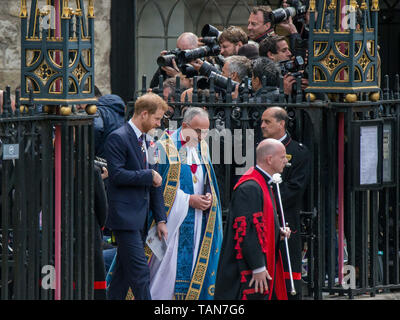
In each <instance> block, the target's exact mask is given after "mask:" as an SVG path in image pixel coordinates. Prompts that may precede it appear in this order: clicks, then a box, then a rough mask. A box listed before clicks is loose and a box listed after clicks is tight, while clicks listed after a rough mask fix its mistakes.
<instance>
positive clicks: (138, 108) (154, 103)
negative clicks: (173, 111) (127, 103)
mask: <svg viewBox="0 0 400 320" xmlns="http://www.w3.org/2000/svg"><path fill="white" fill-rule="evenodd" d="M159 108H161V109H163V111H164V112H165V111H167V110H168V104H167V103H166V102H165V101H164V99H163V98H161V97H160V96H159V95H157V94H155V93H152V92H149V93H146V94H144V95H143V96H141V97H140V98H138V99H137V100H136V102H135V115H139V114H141V113H142V112H143V111H147V112H148V113H149V114H154V113H156V111H157V110H158V109H159Z"/></svg>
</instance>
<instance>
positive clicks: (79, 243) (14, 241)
mask: <svg viewBox="0 0 400 320" xmlns="http://www.w3.org/2000/svg"><path fill="white" fill-rule="evenodd" d="M5 92H6V91H5ZM8 93H9V89H8ZM5 96H6V97H5V99H4V102H5V104H4V105H5V107H4V110H3V112H2V113H1V115H0V139H1V145H2V154H1V159H2V160H1V164H2V169H1V220H0V223H1V230H0V235H1V239H0V242H1V243H0V245H1V246H0V248H1V254H0V260H1V261H0V268H1V293H0V298H1V299H18V300H19V299H32V300H33V299H42V300H51V299H54V298H55V294H56V292H57V290H58V292H60V294H61V299H67V300H69V299H93V283H94V271H93V270H94V231H93V230H94V203H93V201H94V200H93V199H94V176H93V164H94V134H93V126H92V121H93V116H87V115H86V114H85V115H78V114H77V115H71V116H69V117H65V116H57V115H49V114H46V113H43V112H40V111H39V106H37V105H36V106H34V105H32V104H29V105H28V107H19V102H18V100H19V99H18V97H17V103H16V106H17V107H16V109H15V111H12V109H11V106H10V100H9V96H8V95H7V94H5ZM54 108H55V107H54ZM54 110H55V109H54ZM56 130H60V135H59V137H60V139H61V144H60V146H61V150H59V151H60V152H61V154H58V156H57V153H56V147H55V145H56V144H55V141H54V138H55V136H56V135H55V131H56ZM58 157H59V159H60V160H61V163H60V164H61V166H60V167H57V166H56V163H55V159H56V158H58ZM56 167H57V169H58V168H59V169H60V172H57V169H56ZM60 179H61V180H60ZM57 181H58V182H59V183H61V184H60V185H61V199H60V200H61V202H60V205H61V216H57V214H56V209H55V208H56V205H57V199H56V198H55V194H56V183H57ZM57 237H59V238H58V239H59V242H57V241H56V240H57ZM58 250H61V251H58ZM57 257H58V258H59V259H60V260H57ZM56 272H60V274H56ZM57 277H58V279H59V280H60V283H57ZM56 286H59V287H58V288H56Z"/></svg>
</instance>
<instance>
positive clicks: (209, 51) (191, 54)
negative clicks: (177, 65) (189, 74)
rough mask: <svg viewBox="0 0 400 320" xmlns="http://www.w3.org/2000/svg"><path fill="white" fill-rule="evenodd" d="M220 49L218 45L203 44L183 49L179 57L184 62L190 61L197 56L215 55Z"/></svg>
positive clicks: (197, 57)
mask: <svg viewBox="0 0 400 320" xmlns="http://www.w3.org/2000/svg"><path fill="white" fill-rule="evenodd" d="M220 51H221V49H220V47H219V46H213V47H209V46H203V47H199V48H196V49H192V50H183V51H182V52H181V53H180V55H179V58H180V59H182V61H184V62H186V63H187V62H190V61H193V60H196V59H199V58H204V57H209V56H215V55H218V54H219V53H220Z"/></svg>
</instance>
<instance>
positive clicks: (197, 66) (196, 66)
mask: <svg viewBox="0 0 400 320" xmlns="http://www.w3.org/2000/svg"><path fill="white" fill-rule="evenodd" d="M189 63H190V64H191V65H192V66H193V68H194V69H195V70H196V71H199V70H200V68H201V66H202V65H203V63H204V61H203V60H201V59H196V60H193V61H191V62H189Z"/></svg>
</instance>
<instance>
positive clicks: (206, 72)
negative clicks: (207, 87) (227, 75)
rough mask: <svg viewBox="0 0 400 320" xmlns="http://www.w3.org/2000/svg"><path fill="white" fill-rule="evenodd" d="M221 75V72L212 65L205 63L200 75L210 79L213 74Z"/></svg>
mask: <svg viewBox="0 0 400 320" xmlns="http://www.w3.org/2000/svg"><path fill="white" fill-rule="evenodd" d="M212 71H214V72H215V73H220V71H219V70H218V69H217V68H216V67H215V66H214V65H212V64H211V63H209V62H207V61H204V62H203V64H202V65H201V67H200V69H199V74H201V75H202V76H205V77H209V76H210V74H211V72H212Z"/></svg>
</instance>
